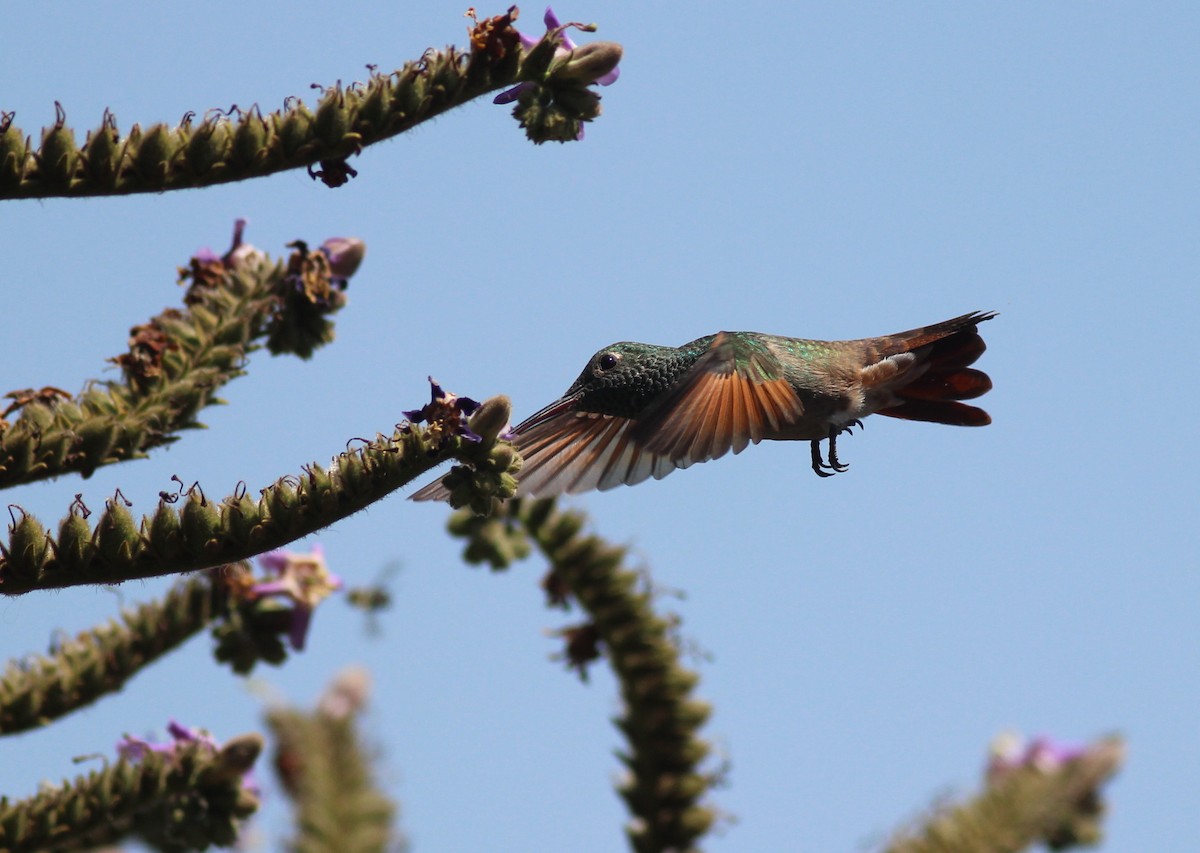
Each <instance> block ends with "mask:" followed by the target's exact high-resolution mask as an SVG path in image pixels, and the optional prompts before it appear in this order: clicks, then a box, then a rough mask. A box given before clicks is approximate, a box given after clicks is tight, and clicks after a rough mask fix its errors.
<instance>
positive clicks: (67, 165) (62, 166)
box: [37, 102, 79, 187]
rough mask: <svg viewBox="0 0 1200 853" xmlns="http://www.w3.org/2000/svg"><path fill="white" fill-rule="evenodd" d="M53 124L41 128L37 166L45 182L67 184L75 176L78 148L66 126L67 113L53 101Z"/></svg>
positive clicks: (71, 132) (73, 132) (73, 136)
mask: <svg viewBox="0 0 1200 853" xmlns="http://www.w3.org/2000/svg"><path fill="white" fill-rule="evenodd" d="M54 109H55V112H56V113H57V116H56V118H55V122H54V125H53V126H52V127H47V128H43V129H42V147H41V149H40V150H39V152H38V154H37V159H38V166H39V169H40V171H41V173H42V177H43V178H44V179H45V180H46V182H47V183H51V184H57V185H59V186H64V187H65V186H69V185H70V183H71V179H72V178H74V177H75V166H76V164H77V163H78V162H79V149H78V148H77V147H76V146H75V131H73V130H72V129H71V128H69V127H67V126H66V121H67V115H66V113H65V112H63V108H62V104H59V103H58V102H55V104H54Z"/></svg>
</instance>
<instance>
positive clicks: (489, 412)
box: [467, 394, 512, 446]
mask: <svg viewBox="0 0 1200 853" xmlns="http://www.w3.org/2000/svg"><path fill="white" fill-rule="evenodd" d="M511 417H512V400H510V399H508V397H506V396H504V395H503V394H499V395H497V396H495V397H492V398H490V399H487V400H484V401H483V404H482V405H481V406H480V407H479V408H478V409H477V410H476V411H475V414H473V415H471V417H470V419H469V420H468V421H467V426H468V427H469V428H470V430H471V432H473V433H475V434H476V435H478V436H479V437H480V438H481V439H483V444H484V445H485V446H486V445H489V444H492V443H494V442H495V441H496V438H497V437H498V436H499V435H500V433H501V432H502V431H504V429H505V428H506V427H507V426H508V424H509V419H510V418H511Z"/></svg>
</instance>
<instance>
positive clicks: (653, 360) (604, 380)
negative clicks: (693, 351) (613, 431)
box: [563, 341, 690, 418]
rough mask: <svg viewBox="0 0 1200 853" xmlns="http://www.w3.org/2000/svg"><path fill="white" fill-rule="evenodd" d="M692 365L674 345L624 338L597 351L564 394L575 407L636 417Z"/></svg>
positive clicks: (579, 409) (580, 409)
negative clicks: (664, 345)
mask: <svg viewBox="0 0 1200 853" xmlns="http://www.w3.org/2000/svg"><path fill="white" fill-rule="evenodd" d="M689 366H690V364H689V362H688V361H687V360H686V359H685V358H683V357H681V355H680V353H679V351H678V350H677V349H675V348H674V347H662V346H655V345H654V344H639V343H635V342H634V341H621V342H620V343H616V344H612V345H610V346H607V347H605V348H604V349H602V350H600V351H599V352H597V353H596V354H595V355H593V356H592V357H591V358H590V359H588V363H587V367H585V368H584V369H583V372H582V373H580V374H579V378H578V379H576V380H575V383H574V384H573V385H572V386H571V387H570V388H568V389H567V392H566V393H565V394H563V397H564V398H572V399H574V400H576V406H575V408H576V410H577V411H585V412H599V413H601V414H605V415H618V416H620V417H631V418H636V417H637V415H638V413H639V412H641V411H642V410H643V409H644V408H645V407H646V406H647V404H649V403H650V402H652V401H653V400H654V399H655V398H656V397H657V396H658V395H659V394H661V393H662V392H663V391H666V390H667V389H668V388H670V387H671V386H672V385H673V384H674V383H675V381H676V379H678V378H679V376H680V374H682V373H683V371H684V370H686V369H687V368H688V367H689Z"/></svg>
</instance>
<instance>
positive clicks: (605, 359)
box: [598, 352, 617, 370]
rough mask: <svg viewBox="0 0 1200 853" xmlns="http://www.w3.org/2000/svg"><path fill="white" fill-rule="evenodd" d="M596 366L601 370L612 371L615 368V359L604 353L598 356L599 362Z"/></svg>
mask: <svg viewBox="0 0 1200 853" xmlns="http://www.w3.org/2000/svg"><path fill="white" fill-rule="evenodd" d="M598 364H599V365H600V369H601V370H612V369H613V368H614V367H616V366H617V357H616V356H615V355H613V354H612V353H611V352H606V353H605V354H604V355H602V356H600V361H599V362H598Z"/></svg>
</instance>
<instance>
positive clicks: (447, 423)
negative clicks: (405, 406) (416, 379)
mask: <svg viewBox="0 0 1200 853" xmlns="http://www.w3.org/2000/svg"><path fill="white" fill-rule="evenodd" d="M429 385H430V400H429V402H428V403H426V404H425V405H424V406H423V407H422V408H420V409H412V410H410V411H407V412H403V415H404V417H405V418H406V419H408V421H409V422H411V423H414V424H419V423H421V422H422V421H424V422H425V423H427V424H429V429H428V430H427V431H428V432H432V433H434V435H433V440H434V441H435V442H440V441H441V440H442V439H443V438H445V437H447V436H451V435H459V436H462V437H463V438H465V439H466V440H467V441H476V442H478V441H483V439H482V438H481V437H480V436H478V435H476V434H475V433H474V432H472V431H471V429H470V427H468V426H467V418H468V417H469V416H470V415H473V414H474V413H475V410H476V409H478V408H479V403H478V402H477V401H475V400H472V399H471V398H470V397H459V396H458V395H457V394H451V393H449V392H448V391H445V390H443V388H442V386H441V385H439V384H438V383H437V380H436V379H434V378H433V377H432V376H430V377H429Z"/></svg>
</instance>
